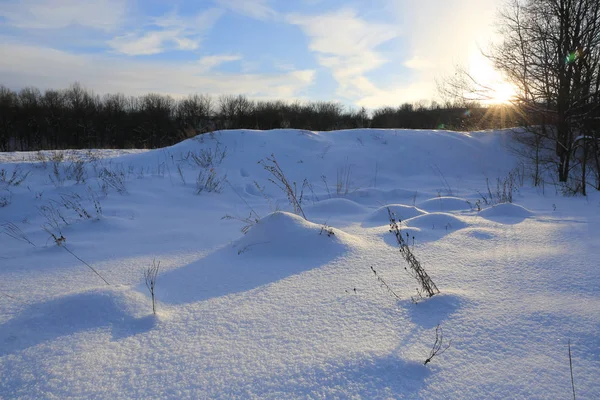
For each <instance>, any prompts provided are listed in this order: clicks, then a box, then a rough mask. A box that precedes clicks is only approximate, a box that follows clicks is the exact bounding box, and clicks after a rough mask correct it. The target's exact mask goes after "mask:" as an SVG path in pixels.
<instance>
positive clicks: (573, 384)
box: [569, 339, 576, 400]
mask: <svg viewBox="0 0 600 400" xmlns="http://www.w3.org/2000/svg"><path fill="white" fill-rule="evenodd" d="M569 368H571V387H572V388H573V400H576V399H575V379H573V358H572V357H571V339H569Z"/></svg>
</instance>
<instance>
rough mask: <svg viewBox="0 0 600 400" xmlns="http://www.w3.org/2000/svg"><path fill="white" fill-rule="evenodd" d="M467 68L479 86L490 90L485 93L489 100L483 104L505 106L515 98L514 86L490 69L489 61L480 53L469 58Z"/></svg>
mask: <svg viewBox="0 0 600 400" xmlns="http://www.w3.org/2000/svg"><path fill="white" fill-rule="evenodd" d="M469 67H470V73H471V75H472V76H473V78H474V79H475V80H476V81H477V82H479V83H480V84H481V85H483V86H485V87H488V88H490V91H489V92H488V93H486V96H487V97H488V98H489V99H488V100H486V101H484V103H489V104H506V103H509V102H510V101H511V100H512V99H513V98H514V97H515V96H516V91H515V88H514V86H513V85H511V84H510V83H508V82H506V81H505V80H504V79H503V78H502V76H501V75H500V73H498V71H496V70H495V69H494V68H493V67H492V65H491V64H490V62H489V60H487V59H486V58H485V57H484V56H482V55H481V54H480V53H475V54H473V55H472V56H471V60H470V65H469Z"/></svg>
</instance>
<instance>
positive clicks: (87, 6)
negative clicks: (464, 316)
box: [0, 0, 127, 31]
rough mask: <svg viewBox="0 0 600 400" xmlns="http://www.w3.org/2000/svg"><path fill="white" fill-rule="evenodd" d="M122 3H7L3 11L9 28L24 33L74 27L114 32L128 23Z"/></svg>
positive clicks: (46, 0)
mask: <svg viewBox="0 0 600 400" xmlns="http://www.w3.org/2000/svg"><path fill="white" fill-rule="evenodd" d="M126 12H127V3H126V2H125V1H122V0H94V1H84V0H54V1H51V0H8V1H3V2H2V6H1V7H0V17H2V18H5V19H6V24H7V25H9V26H12V27H15V28H24V29H61V28H67V27H69V26H72V25H80V26H84V27H88V28H94V29H100V30H104V31H111V30H113V29H115V28H117V27H119V26H120V25H121V24H122V22H123V21H124V19H125V15H126Z"/></svg>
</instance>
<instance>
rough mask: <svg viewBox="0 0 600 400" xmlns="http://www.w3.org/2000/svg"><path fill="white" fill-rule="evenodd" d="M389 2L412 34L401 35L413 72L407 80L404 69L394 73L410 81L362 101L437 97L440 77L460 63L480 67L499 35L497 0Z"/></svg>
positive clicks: (394, 14) (370, 104) (374, 103)
mask: <svg viewBox="0 0 600 400" xmlns="http://www.w3.org/2000/svg"><path fill="white" fill-rule="evenodd" d="M387 4H388V6H387V10H386V11H387V14H388V15H389V16H390V17H395V19H396V20H397V24H398V25H399V26H401V27H402V31H403V32H407V34H406V35H404V36H402V37H401V40H402V42H403V45H404V47H405V50H404V51H403V52H402V55H401V56H403V58H404V59H403V61H400V62H401V64H402V65H403V66H404V67H406V68H409V69H410V70H411V72H410V74H411V79H410V80H407V79H403V76H402V75H403V72H401V71H399V72H398V73H396V74H394V73H389V74H388V77H389V80H390V81H404V83H396V84H393V85H390V86H389V87H387V88H380V89H378V90H375V91H372V92H364V95H363V97H362V98H361V99H360V100H358V103H359V104H361V105H365V106H367V107H377V106H381V105H397V104H399V103H402V102H407V101H408V102H415V101H420V100H432V99H437V98H438V97H439V96H438V93H437V88H436V80H443V79H444V78H445V77H447V76H451V75H452V74H453V73H454V72H455V67H456V65H457V64H463V65H466V66H468V68H469V69H471V70H472V68H471V67H473V66H475V65H476V64H477V65H480V63H481V62H482V60H483V57H482V56H481V54H480V51H479V46H482V47H485V46H486V45H487V43H488V42H489V41H490V40H491V39H492V37H493V35H494V25H493V22H494V18H495V15H496V7H497V6H498V2H497V1H496V0H453V1H451V2H450V1H439V0H419V1H418V2H416V1H415V2H413V1H406V2H399V1H395V0H387ZM406 54H408V55H409V56H408V57H406ZM407 58H408V59H407ZM477 68H479V67H477ZM479 69H481V68H479ZM472 72H473V73H474V74H475V75H476V76H477V71H473V70H472Z"/></svg>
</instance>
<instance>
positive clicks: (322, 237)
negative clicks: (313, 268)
mask: <svg viewBox="0 0 600 400" xmlns="http://www.w3.org/2000/svg"><path fill="white" fill-rule="evenodd" d="M329 229H331V230H332V232H333V234H328V232H327V231H326V230H325V229H323V225H318V224H315V223H312V222H309V221H307V220H305V219H303V218H302V217H300V216H298V215H295V214H292V213H288V212H283V211H277V212H274V213H272V214H269V215H267V216H266V217H264V218H262V219H261V220H260V221H258V223H257V224H256V225H254V226H253V227H252V228H250V230H249V231H248V233H247V234H246V235H245V236H243V237H242V238H241V239H239V240H237V241H236V242H234V243H233V247H234V248H235V250H236V251H237V252H238V254H242V253H245V252H246V251H248V253H252V254H253V255H262V256H265V257H286V258H293V257H301V258H306V257H310V256H312V255H314V256H324V255H328V256H331V255H336V254H341V253H342V252H344V251H346V250H348V249H349V248H350V247H352V245H353V244H354V245H356V244H358V239H356V238H354V237H353V236H351V235H349V234H347V233H345V232H342V231H340V230H339V229H333V228H329Z"/></svg>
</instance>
